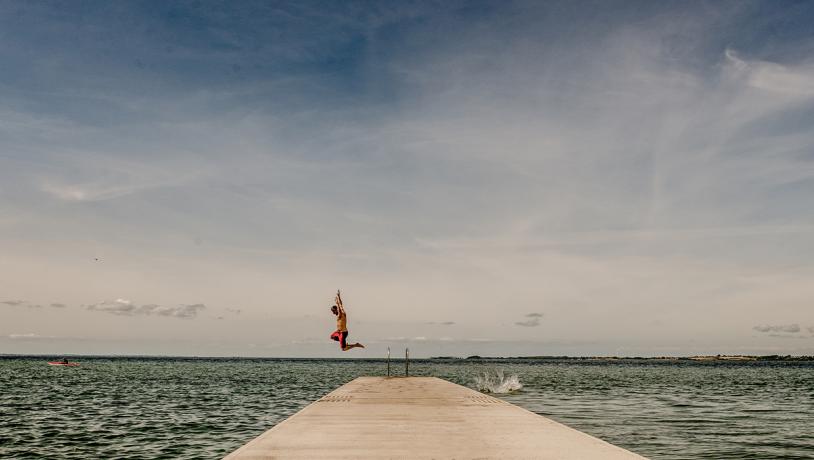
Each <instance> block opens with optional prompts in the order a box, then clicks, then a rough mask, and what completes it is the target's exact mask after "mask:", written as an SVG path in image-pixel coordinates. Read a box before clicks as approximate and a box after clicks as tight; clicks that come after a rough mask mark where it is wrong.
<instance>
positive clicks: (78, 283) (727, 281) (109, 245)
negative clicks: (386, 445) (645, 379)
mask: <svg viewBox="0 0 814 460" xmlns="http://www.w3.org/2000/svg"><path fill="white" fill-rule="evenodd" d="M812 23H814V3H812V2H805V1H802V2H794V1H785V0H784V1H766V2H753V1H735V2H727V1H715V2H700V1H689V2H688V1H677V2H671V1H661V2H650V1H643V2H638V1H597V2H592V1H563V2H558V1H547V2H538V1H530V2H524V1H468V2H457V1H439V2H411V1H392V2H388V1H385V2H374V1H371V2H356V1H349V2H330V1H325V2H317V1H291V2H279V1H278V2H275V1H262V2H251V1H243V2H214V1H179V2H163V1H140V2H137V1H129V2H103V1H99V2H90V1H74V2H42V1H2V2H0V63H2V64H0V354H2V353H7V354H14V353H20V354H55V355H60V354H128V355H190V356H269V357H276V356H288V357H349V356H352V357H365V358H377V357H383V356H384V355H385V354H386V350H387V347H391V349H392V350H393V353H394V354H399V355H400V354H401V353H403V349H404V348H406V347H409V348H410V350H411V354H412V355H413V356H417V357H429V356H468V355H473V354H479V355H484V356H521V355H580V356H585V355H618V356H661V355H672V356H676V355H678V356H687V355H696V354H719V353H720V354H794V355H799V354H814V282H812V280H814V262H812V261H814V130H812V129H811V128H812V126H814V28H812V27H811V24H812ZM336 289H342V292H343V297H344V299H345V303H346V306H347V311H348V325H349V329H350V337H349V340H350V341H360V342H362V343H364V344H365V345H366V346H367V348H366V349H364V350H361V349H355V350H353V351H351V352H347V353H343V352H341V351H340V350H339V348H338V346H337V344H336V342H332V341H330V340H329V335H330V333H331V332H332V331H333V329H334V328H335V320H334V317H333V316H332V314H331V313H330V311H329V307H330V305H331V304H332V301H333V296H334V293H335V291H336Z"/></svg>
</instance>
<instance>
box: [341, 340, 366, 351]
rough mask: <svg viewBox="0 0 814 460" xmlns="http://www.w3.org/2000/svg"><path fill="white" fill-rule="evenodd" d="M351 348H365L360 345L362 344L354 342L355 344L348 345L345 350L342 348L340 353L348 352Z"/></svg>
mask: <svg viewBox="0 0 814 460" xmlns="http://www.w3.org/2000/svg"><path fill="white" fill-rule="evenodd" d="M352 348H365V346H364V345H362V344H361V343H359V342H356V343H349V344H348V345H347V346H345V348H343V349H342V351H348V350H350V349H352Z"/></svg>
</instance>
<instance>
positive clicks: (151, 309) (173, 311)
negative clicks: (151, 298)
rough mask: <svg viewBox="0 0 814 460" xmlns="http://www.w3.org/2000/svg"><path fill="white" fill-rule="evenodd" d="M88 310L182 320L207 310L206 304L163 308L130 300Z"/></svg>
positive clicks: (118, 300)
mask: <svg viewBox="0 0 814 460" xmlns="http://www.w3.org/2000/svg"><path fill="white" fill-rule="evenodd" d="M85 308H86V309H88V310H91V311H98V312H104V313H109V314H112V315H117V316H137V315H144V316H165V317H173V318H181V319H192V318H195V317H197V316H198V313H200V312H201V311H203V310H205V309H206V305H204V304H200V303H198V304H189V305H178V306H162V305H157V304H147V305H136V304H134V303H133V302H131V301H130V300H126V299H116V300H109V301H104V302H100V303H97V304H92V305H87V306H85Z"/></svg>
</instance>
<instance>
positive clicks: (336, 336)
mask: <svg viewBox="0 0 814 460" xmlns="http://www.w3.org/2000/svg"><path fill="white" fill-rule="evenodd" d="M331 340H336V341H338V342H339V346H340V347H342V349H343V350H344V349H345V346H346V345H347V340H348V331H334V333H333V334H331Z"/></svg>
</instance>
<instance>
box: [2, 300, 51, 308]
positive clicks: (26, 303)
mask: <svg viewBox="0 0 814 460" xmlns="http://www.w3.org/2000/svg"><path fill="white" fill-rule="evenodd" d="M0 304H3V305H8V306H10V307H27V308H42V305H40V304H35V303H32V302H29V301H27V300H4V301H0Z"/></svg>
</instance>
